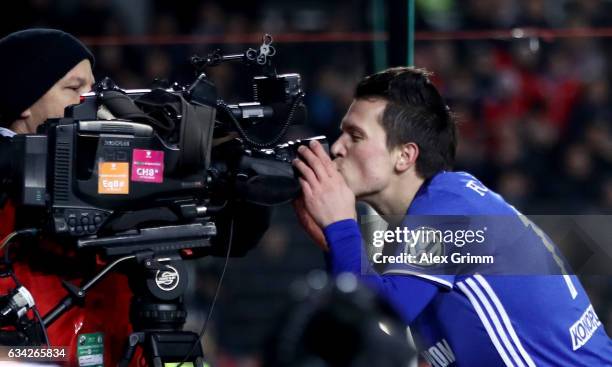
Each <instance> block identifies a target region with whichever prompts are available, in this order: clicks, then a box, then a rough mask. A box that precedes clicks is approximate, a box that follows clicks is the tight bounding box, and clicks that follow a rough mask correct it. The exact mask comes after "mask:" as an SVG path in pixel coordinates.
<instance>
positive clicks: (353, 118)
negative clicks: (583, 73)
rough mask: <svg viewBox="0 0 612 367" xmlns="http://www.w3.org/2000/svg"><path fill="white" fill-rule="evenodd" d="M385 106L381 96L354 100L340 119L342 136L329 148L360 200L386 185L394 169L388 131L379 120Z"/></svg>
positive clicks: (337, 165)
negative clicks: (388, 144) (388, 146)
mask: <svg viewBox="0 0 612 367" xmlns="http://www.w3.org/2000/svg"><path fill="white" fill-rule="evenodd" d="M386 105H387V102H386V101H385V100H383V99H367V100H366V99H357V100H354V101H353V103H352V104H351V106H350V107H349V109H348V111H347V112H346V115H345V116H344V118H343V119H342V124H341V126H340V128H341V129H342V135H340V137H339V138H338V140H337V141H336V142H335V143H334V145H333V146H332V148H331V152H332V154H334V155H335V157H336V158H335V159H334V163H335V164H336V167H337V168H338V170H339V171H340V173H341V174H342V176H344V179H345V180H346V182H347V184H348V186H349V188H350V189H351V190H352V191H353V193H354V194H355V196H356V197H357V198H359V199H367V197H369V196H371V195H375V194H377V193H379V192H381V191H382V190H384V189H385V188H386V187H388V186H389V183H390V180H391V178H392V174H393V172H394V164H395V161H394V159H393V155H392V152H390V151H389V150H388V149H387V144H386V141H387V134H386V132H385V130H384V129H383V127H382V126H381V124H380V122H379V121H380V119H381V118H382V114H383V111H384V109H385V107H386Z"/></svg>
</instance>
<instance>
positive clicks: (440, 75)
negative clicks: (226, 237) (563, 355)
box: [0, 0, 612, 365]
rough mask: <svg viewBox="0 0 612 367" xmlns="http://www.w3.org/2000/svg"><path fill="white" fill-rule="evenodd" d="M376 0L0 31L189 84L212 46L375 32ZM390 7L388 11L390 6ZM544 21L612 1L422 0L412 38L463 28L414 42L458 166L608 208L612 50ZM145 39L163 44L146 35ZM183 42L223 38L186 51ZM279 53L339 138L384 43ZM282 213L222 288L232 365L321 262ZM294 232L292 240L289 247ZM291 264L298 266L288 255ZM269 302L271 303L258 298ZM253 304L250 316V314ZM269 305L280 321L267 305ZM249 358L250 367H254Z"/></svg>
mask: <svg viewBox="0 0 612 367" xmlns="http://www.w3.org/2000/svg"><path fill="white" fill-rule="evenodd" d="M376 3H379V2H378V1H375V0H373V1H369V0H358V1H336V2H325V1H290V2H286V1H280V0H270V1H259V2H242V1H239V2H225V3H223V4H221V2H209V1H198V0H182V1H180V2H167V1H162V0H130V1H122V0H112V1H107V0H88V1H77V0H63V1H60V0H58V1H52V0H28V1H22V2H19V3H18V4H13V5H12V9H13V7H15V8H14V10H12V11H11V12H3V14H2V15H1V16H0V18H2V21H0V31H1V33H2V34H6V33H9V32H11V31H14V30H17V29H22V28H26V27H31V26H50V27H56V28H61V29H64V30H66V31H69V32H72V33H73V34H75V35H77V36H79V37H80V38H82V39H84V40H85V42H86V43H88V44H89V45H90V46H91V47H92V49H93V50H94V52H95V54H96V57H97V65H96V68H95V74H96V78H97V79H101V78H102V77H104V76H109V77H111V78H112V79H113V80H114V81H115V82H116V83H117V84H118V85H119V86H121V87H124V88H141V87H149V86H151V83H152V82H153V81H154V80H155V79H158V80H161V81H169V82H174V81H177V82H179V83H189V81H191V80H192V79H193V78H194V72H193V69H192V68H191V67H190V65H189V62H188V60H189V56H191V55H193V54H196V53H197V54H200V55H204V54H206V53H208V52H211V51H212V50H214V49H216V48H222V49H223V50H224V51H226V52H237V51H244V50H245V49H246V48H247V47H253V46H254V45H253V44H251V43H249V42H247V41H248V40H247V38H246V37H245V36H249V35H254V34H255V35H263V33H264V32H266V33H272V34H273V35H275V34H277V35H278V34H286V33H300V34H317V33H319V32H365V33H371V32H372V31H373V29H374V25H375V23H376V19H375V18H374V16H373V15H372V14H373V13H374V11H373V10H374V7H375V6H376ZM382 3H388V5H389V6H390V7H391V11H392V10H393V9H392V7H393V4H394V3H395V2H394V1H387V2H384V1H383V2H382ZM356 9H360V11H356ZM533 27H536V28H542V29H551V30H553V31H554V30H555V29H582V28H602V27H611V28H612V1H609V0H580V1H577V0H573V1H570V0H462V1H457V0H439V1H429V0H416V31H417V32H419V31H428V32H437V31H442V32H457V33H456V34H457V38H456V39H452V37H451V38H450V39H449V40H445V41H425V40H419V38H418V33H417V42H416V45H415V65H417V66H419V67H423V68H426V69H428V70H430V71H432V72H433V73H434V76H433V80H434V82H435V84H436V85H437V86H438V87H439V88H440V89H441V91H442V93H443V95H444V96H445V97H446V98H447V102H448V104H449V106H450V108H451V110H452V111H453V112H454V113H455V116H456V118H457V121H458V123H459V129H460V143H459V147H458V152H457V169H461V170H467V171H469V172H471V173H473V174H474V175H476V176H477V177H479V178H481V179H482V180H483V182H484V183H485V184H487V185H488V186H489V187H491V188H493V189H494V190H496V191H498V192H499V193H500V194H502V195H503V196H504V197H505V198H506V199H507V200H508V201H509V202H510V203H512V204H514V205H515V206H516V207H517V208H519V209H521V210H522V211H523V212H525V213H527V214H551V215H561V214H612V169H611V168H612V103H611V102H612V90H611V84H610V80H611V77H612V69H611V66H612V64H611V63H610V61H609V60H611V58H610V55H611V52H612V46H610V45H611V44H612V43H610V42H609V39H608V38H606V37H589V36H582V37H555V36H547V37H536V36H533V37H532V36H521V35H525V34H526V35H529V34H530V33H529V32H520V31H516V30H517V29H528V28H533ZM512 29H514V30H515V32H514V33H513V34H514V36H515V37H505V38H492V37H487V36H486V34H483V37H480V38H478V37H477V39H474V38H470V39H464V38H462V37H461V32H462V31H466V30H469V31H480V30H512ZM144 35H146V36H152V37H153V38H150V39H148V41H146V42H145V41H138V36H144ZM184 36H189V37H193V38H191V39H193V40H198V39H201V40H212V41H210V42H207V43H191V42H179V41H180V40H183V41H184V39H183V38H181V37H184ZM129 37H132V38H129ZM198 37H201V38H198ZM206 37H208V38H206ZM215 37H216V38H215ZM130 39H132V40H136V41H129V40H130ZM172 39H176V40H177V42H175V43H174V42H172ZM224 40H225V41H226V42H224ZM276 47H277V51H278V55H277V56H276V65H277V66H278V69H279V71H280V72H299V73H301V74H302V77H303V82H304V87H305V90H306V93H307V99H306V102H307V104H308V108H309V122H308V123H309V124H310V125H311V127H312V129H313V130H314V131H315V132H317V133H324V134H326V135H328V136H330V137H331V138H332V139H333V138H334V137H335V136H337V134H338V132H339V131H338V124H339V121H340V120H341V117H342V114H343V112H344V110H345V109H346V107H347V106H348V105H349V104H350V101H351V99H352V91H353V87H354V85H355V83H356V82H357V81H358V80H359V79H360V78H361V77H362V76H363V75H365V74H367V73H370V72H373V71H375V70H374V67H375V66H374V61H373V56H372V55H373V53H374V52H375V47H374V45H373V42H371V41H364V42H354V41H350V42H349V41H346V42H342V41H338V42H299V41H296V42H287V43H279V44H277V45H276ZM386 47H387V48H391V47H394V45H389V44H387V45H386ZM210 75H211V76H212V77H213V79H214V80H215V82H216V83H217V86H218V87H219V90H220V94H221V96H222V97H223V98H225V99H228V100H233V101H247V100H249V98H250V97H249V96H248V92H249V91H250V87H249V81H248V80H247V79H246V78H244V77H243V76H242V75H243V74H242V71H241V69H240V67H239V66H222V67H218V68H215V69H214V70H211V71H210ZM162 83H163V82H162ZM281 211H282V212H283V213H284V215H280V216H278V217H277V218H276V219H277V220H276V221H274V223H276V225H275V226H274V227H273V228H271V230H270V232H269V233H268V236H267V237H266V238H265V239H264V241H262V242H263V243H262V246H260V248H258V249H256V250H255V251H254V254H253V255H249V256H248V257H247V258H246V259H244V260H240V261H237V262H235V264H236V265H235V266H236V267H238V268H239V269H240V271H238V272H235V273H234V274H235V275H234V276H231V277H230V280H229V281H228V282H229V283H230V284H229V285H226V286H225V287H224V289H226V293H225V294H223V293H222V299H225V300H226V301H225V302H226V303H224V305H223V307H222V308H221V312H220V314H219V316H218V319H217V323H216V327H214V330H217V331H218V333H217V334H216V335H217V336H216V338H213V339H214V341H213V339H211V340H210V342H211V344H213V345H215V344H217V343H218V344H219V348H220V350H222V351H225V352H226V353H228V355H231V356H233V357H235V356H237V355H241V354H244V355H248V356H252V355H254V354H256V351H257V350H258V348H260V347H261V343H262V340H263V336H262V335H264V334H265V331H266V330H267V329H266V328H268V329H269V328H270V327H271V326H270V325H271V320H273V319H274V318H275V315H276V314H275V312H276V310H277V309H278V308H279V307H280V306H279V303H275V302H272V301H270V300H272V299H280V298H282V297H281V295H280V294H281V293H282V291H283V290H285V289H286V288H287V286H288V284H289V283H290V281H291V280H292V279H295V278H297V277H299V276H301V275H303V274H304V272H305V271H307V270H308V269H311V268H322V267H323V261H322V258H320V256H319V255H317V252H316V251H314V250H313V251H310V247H308V243H307V241H306V239H305V238H303V236H302V235H301V232H300V231H299V229H298V228H297V227H295V228H293V227H288V224H287V222H288V221H291V222H293V223H295V220H294V219H293V218H292V214H291V211H290V210H289V209H287V208H283V209H281ZM287 228H293V229H292V232H288V229H287ZM293 231H295V233H296V234H293ZM289 236H291V238H292V239H293V241H294V242H296V243H292V244H291V246H290V247H289V244H288V242H289V239H288V238H289ZM307 248H308V249H307ZM301 251H306V252H301ZM279 254H280V255H279ZM290 258H291V259H294V260H296V261H295V262H291V261H289V262H284V261H285V260H286V259H290ZM305 259H309V260H308V261H305ZM283 262H284V263H283ZM281 263H282V264H283V265H281ZM210 264H212V265H214V264H216V263H214V260H211V262H210ZM210 264H209V265H210ZM286 264H293V265H290V266H287V265H286ZM297 264H301V265H299V266H298V265H297ZM217 265H218V264H217ZM210 269H215V267H214V266H212V267H204V268H199V269H198V270H197V271H199V272H203V274H201V275H202V276H201V277H199V278H201V279H208V278H211V279H214V276H212V275H211V276H207V275H206V274H208V275H210V274H213V275H214V274H217V273H216V272H215V271H212V272H211V271H210ZM262 269H268V270H269V269H276V270H278V271H279V272H280V273H278V272H274V271H270V272H262ZM279 274H282V275H281V276H279ZM247 280H248V281H247ZM247 284H248V285H247ZM241 285H242V286H241ZM274 285H276V286H274ZM585 285H586V287H587V288H588V290H589V292H590V294H591V297H592V299H593V302H594V304H595V305H596V308H597V309H599V310H600V311H599V314H600V316H601V317H602V321H604V322H608V327H607V329H608V330H609V331H612V311H609V310H612V286H611V285H610V281H609V280H608V279H607V278H604V277H590V278H589V279H585ZM266 292H267V293H266ZM213 293H214V281H212V280H211V282H206V281H202V282H199V283H198V292H196V295H195V298H196V299H198V300H200V301H206V300H209V299H210V296H211V295H212V294H213ZM230 293H231V294H230ZM236 299H240V302H237V301H235V300H236ZM262 299H266V300H268V301H269V304H265V305H262V304H261V302H260V301H261V300H262ZM249 302H252V304H251V303H249ZM270 302H271V303H270ZM257 307H260V308H257ZM261 307H263V308H261ZM245 309H251V310H252V312H249V314H248V315H247V316H245V315H244V311H243V310H245ZM270 309H273V310H274V312H272V311H270V312H266V310H270ZM255 316H257V317H255ZM245 317H246V318H248V319H249V320H248V321H247V322H248V323H249V325H256V326H253V328H254V329H253V330H251V329H246V330H249V331H247V332H245V329H244V328H243V327H241V325H244V323H245ZM255 330H257V331H255ZM232 333H234V334H232ZM230 334H231V335H230ZM219 355H220V356H223V354H219ZM220 358H223V357H220ZM249 358H250V357H249ZM249 358H247V359H245V360H243V362H242V363H241V365H250V363H253V365H257V359H256V358H255V359H249ZM227 365H231V363H230V362H228V364H227Z"/></svg>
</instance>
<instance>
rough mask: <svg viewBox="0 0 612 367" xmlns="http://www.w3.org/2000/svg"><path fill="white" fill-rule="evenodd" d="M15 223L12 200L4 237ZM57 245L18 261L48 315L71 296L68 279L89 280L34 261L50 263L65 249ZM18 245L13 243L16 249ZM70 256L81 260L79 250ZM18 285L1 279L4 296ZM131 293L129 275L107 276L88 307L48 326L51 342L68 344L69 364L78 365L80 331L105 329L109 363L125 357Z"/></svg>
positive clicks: (1, 227) (18, 270) (4, 217)
mask: <svg viewBox="0 0 612 367" xmlns="http://www.w3.org/2000/svg"><path fill="white" fill-rule="evenodd" d="M14 226H15V209H14V208H13V206H12V205H11V204H10V203H7V204H6V205H5V207H4V208H3V209H2V210H0V238H4V237H5V236H6V235H7V234H9V233H10V232H12V231H13V228H14ZM13 246H14V247H16V246H15V245H13ZM52 246H53V247H54V250H56V251H53V252H55V253H51V254H48V253H46V252H41V251H38V250H39V249H36V250H35V251H36V252H33V253H31V254H30V253H29V252H26V253H25V256H21V257H20V259H19V260H17V261H16V262H15V263H14V265H13V269H14V272H15V274H16V275H17V278H18V279H19V281H20V282H21V283H22V284H23V286H25V287H26V288H27V289H28V290H29V291H30V293H31V294H32V296H33V297H34V300H35V302H36V304H37V305H38V310H39V312H40V314H41V316H42V317H44V315H45V314H47V312H49V311H50V310H51V309H52V308H53V307H54V306H55V305H56V304H57V303H58V302H59V301H60V300H61V299H62V298H64V297H65V296H66V295H67V292H66V290H65V289H64V288H63V287H62V284H61V281H62V280H68V281H69V282H71V283H73V284H75V285H80V284H81V281H82V280H83V277H82V275H79V274H78V273H77V274H72V275H70V276H68V278H67V277H66V275H65V274H64V275H58V274H56V271H53V270H51V271H50V270H48V269H38V267H37V266H34V265H33V263H37V264H40V263H45V261H46V260H47V259H51V258H52V257H53V256H55V255H57V253H58V251H62V249H61V248H60V247H59V246H58V245H57V244H52ZM14 247H11V250H13V248H14ZM21 252H22V253H23V252H25V249H22V251H21ZM11 253H12V251H11ZM43 253H44V255H43ZM68 257H69V258H70V259H72V260H74V261H81V259H78V258H77V256H76V255H74V254H71V255H69V256H68ZM64 260H65V258H64ZM49 263H54V261H49ZM94 266H95V264H94V263H92V267H94ZM60 272H61V271H60ZM14 287H15V285H14V283H13V281H12V279H10V278H0V295H4V294H6V293H7V292H8V291H9V290H10V289H12V288H14ZM131 295H132V294H131V291H130V289H129V287H128V284H127V279H126V277H125V276H124V275H122V274H118V273H111V274H109V275H107V276H106V277H105V278H103V280H101V281H100V282H99V283H98V284H96V285H95V286H94V287H93V288H92V289H91V290H90V291H89V292H88V293H87V296H86V298H85V303H84V306H83V307H78V306H74V307H73V308H72V309H71V310H70V311H68V312H66V313H64V314H63V315H62V316H60V317H59V318H58V319H57V320H55V322H54V323H53V324H51V326H50V327H49V328H48V329H47V332H48V335H49V341H50V343H51V345H52V346H65V347H68V350H69V363H68V365H70V366H78V362H77V356H76V349H77V337H78V335H79V334H84V333H96V332H102V333H104V365H105V366H115V365H116V364H117V362H118V361H119V359H120V358H121V356H122V355H123V351H124V347H125V343H126V341H127V337H128V336H129V334H130V332H131V325H130V323H129V304H130V299H131ZM136 354H137V355H136V356H135V357H134V358H133V360H132V363H131V364H130V365H131V366H138V365H141V364H142V361H140V359H141V358H140V353H139V352H137V353H136Z"/></svg>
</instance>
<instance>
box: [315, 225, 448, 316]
mask: <svg viewBox="0 0 612 367" xmlns="http://www.w3.org/2000/svg"><path fill="white" fill-rule="evenodd" d="M324 232H325V237H326V240H327V243H328V245H329V248H330V251H329V254H328V255H327V262H328V266H329V268H330V271H331V273H332V275H334V276H335V275H338V274H340V273H343V272H350V273H353V274H355V275H356V276H357V277H358V278H359V279H360V281H361V282H362V283H364V284H366V285H367V286H368V287H370V288H371V289H373V290H374V291H375V292H377V293H378V294H379V295H381V296H382V297H383V298H384V299H386V300H387V301H388V302H389V303H390V304H391V306H392V307H393V308H394V309H395V310H396V311H397V312H398V314H399V315H400V316H401V317H402V319H403V320H404V322H406V323H408V324H410V323H412V322H413V321H414V320H415V319H416V317H417V316H418V315H419V314H420V313H421V311H422V310H423V309H424V308H425V306H427V304H429V302H430V301H431V300H432V299H433V298H434V296H435V295H436V294H437V292H438V287H437V286H436V285H434V284H432V283H431V282H429V281H424V280H423V279H422V278H415V277H411V276H405V275H379V274H377V273H376V272H375V271H374V269H373V268H372V266H371V264H370V263H369V261H368V259H367V257H366V253H365V249H364V246H363V238H362V236H361V232H360V230H359V227H358V225H357V222H356V221H355V220H352V219H350V220H343V221H339V222H336V223H333V224H331V225H329V226H327V227H326V228H325V229H324Z"/></svg>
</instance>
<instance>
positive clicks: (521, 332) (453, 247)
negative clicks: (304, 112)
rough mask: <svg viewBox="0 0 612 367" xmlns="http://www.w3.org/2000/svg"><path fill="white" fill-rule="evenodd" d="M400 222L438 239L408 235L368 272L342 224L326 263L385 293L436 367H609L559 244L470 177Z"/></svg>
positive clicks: (424, 196)
mask: <svg viewBox="0 0 612 367" xmlns="http://www.w3.org/2000/svg"><path fill="white" fill-rule="evenodd" d="M402 224H403V226H404V227H407V228H411V229H419V230H423V229H425V230H427V231H430V232H431V233H434V236H433V238H434V240H432V241H430V240H427V241H423V240H421V241H418V239H417V238H416V237H415V236H412V237H411V238H410V239H409V240H408V241H406V238H405V237H404V241H400V244H399V245H397V246H395V247H394V250H393V251H392V252H391V253H392V255H394V256H391V257H395V258H396V259H398V260H396V261H394V262H390V263H386V264H385V265H384V270H383V271H382V273H381V275H372V273H370V274H367V272H368V271H369V269H371V266H370V263H369V261H368V260H369V259H366V256H365V253H364V251H363V246H362V245H361V242H362V238H361V236H360V234H359V229H358V227H357V224H356V222H354V221H352V220H350V221H341V222H337V223H334V224H332V225H330V226H328V227H327V228H326V229H325V234H326V238H327V240H328V243H329V246H330V255H329V256H330V264H331V268H332V272H334V273H339V272H342V271H351V272H353V273H358V274H360V275H361V276H362V279H363V280H364V281H365V282H366V283H369V284H370V285H372V286H373V287H374V288H375V289H377V290H378V291H379V292H380V293H381V294H383V295H384V296H385V297H386V298H387V299H388V300H389V301H390V302H391V304H392V305H394V306H395V307H396V308H397V309H398V311H399V313H400V314H401V315H402V316H403V318H404V319H405V320H406V322H408V323H409V324H410V327H411V330H412V331H413V332H414V333H415V334H416V335H415V337H416V338H415V339H416V341H417V346H418V348H419V349H420V351H421V355H422V356H423V357H424V358H425V359H426V360H427V361H429V362H430V363H431V364H432V365H433V366H435V367H437V366H504V365H505V366H536V365H538V366H612V341H611V340H610V338H609V337H608V336H607V335H606V333H605V331H604V328H603V325H602V324H601V322H600V321H599V318H598V317H597V314H596V313H595V311H594V309H593V306H592V305H591V302H590V300H589V298H588V296H587V294H586V293H585V291H584V289H583V287H582V285H581V284H580V282H579V280H578V278H577V277H576V276H574V275H570V274H571V273H570V269H569V268H568V266H567V265H566V263H565V262H564V260H563V259H562V256H561V255H560V253H559V252H558V249H557V248H556V246H555V245H554V244H553V243H552V241H551V240H550V238H549V237H548V236H547V235H546V234H545V233H543V232H542V231H541V230H540V228H538V227H537V226H536V225H534V224H533V223H531V222H530V221H529V220H528V219H527V218H526V217H524V216H522V215H521V214H520V213H519V212H517V211H516V210H515V209H514V208H513V207H512V206H511V205H509V204H507V203H506V202H505V201H504V200H503V199H502V198H501V196H499V195H498V194H496V193H494V192H492V191H491V190H489V189H487V188H486V187H485V186H484V185H483V184H482V183H480V182H479V181H478V180H477V179H475V178H474V177H473V176H471V175H469V174H467V173H461V172H442V173H439V174H437V175H436V176H434V177H433V178H432V179H430V180H428V181H426V182H425V183H424V184H423V185H422V187H421V188H420V189H419V191H418V193H417V194H416V196H415V198H414V200H413V201H412V203H411V205H410V207H409V208H408V212H407V216H406V218H405V219H404V221H403V223H402ZM436 233H438V234H439V236H438V237H436V236H435V234H436ZM466 233H470V236H469V238H468V236H466ZM458 234H459V235H460V236H459V235H458ZM446 235H448V236H449V238H448V239H446V238H445V240H444V241H443V240H442V236H446ZM468 239H469V240H471V242H470V241H467V240H468ZM459 240H461V241H459ZM479 240H482V241H480V242H479ZM448 241H450V242H451V244H450V245H449V243H448ZM466 241H467V244H466ZM458 243H460V245H457V244H458ZM387 253H389V252H388V251H387ZM400 256H403V257H402V259H410V258H412V260H411V261H403V262H402V261H399V259H400ZM420 256H423V258H422V259H419V257H420ZM451 259H452V260H451ZM483 259H484V260H485V261H482V260H483ZM455 260H457V261H455ZM486 260H490V261H486ZM364 269H365V270H364Z"/></svg>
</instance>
